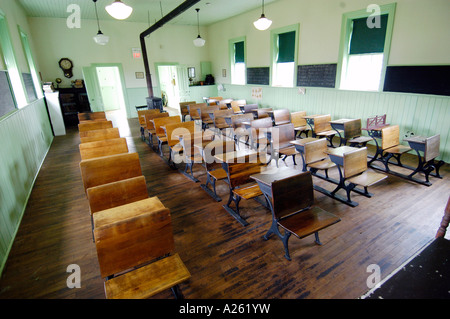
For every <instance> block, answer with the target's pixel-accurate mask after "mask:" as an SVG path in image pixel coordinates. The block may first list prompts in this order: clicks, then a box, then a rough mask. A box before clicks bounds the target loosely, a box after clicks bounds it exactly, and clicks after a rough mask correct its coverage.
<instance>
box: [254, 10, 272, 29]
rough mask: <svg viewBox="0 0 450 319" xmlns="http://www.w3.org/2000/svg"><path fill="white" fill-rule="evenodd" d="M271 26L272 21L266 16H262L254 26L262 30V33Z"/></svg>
mask: <svg viewBox="0 0 450 319" xmlns="http://www.w3.org/2000/svg"><path fill="white" fill-rule="evenodd" d="M271 24H272V20H269V19H267V18H266V17H265V16H264V14H262V15H261V17H260V18H259V19H258V20H256V21H255V22H253V25H254V26H255V28H256V29H258V30H261V31H264V30H267V29H268V28H269V27H270V25H271Z"/></svg>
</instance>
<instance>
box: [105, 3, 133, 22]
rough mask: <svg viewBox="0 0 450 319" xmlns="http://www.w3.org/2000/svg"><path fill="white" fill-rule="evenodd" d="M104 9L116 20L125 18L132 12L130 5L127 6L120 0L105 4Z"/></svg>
mask: <svg viewBox="0 0 450 319" xmlns="http://www.w3.org/2000/svg"><path fill="white" fill-rule="evenodd" d="M105 9H106V11H107V12H108V13H109V15H110V16H111V17H113V18H114V19H117V20H125V19H126V18H128V17H129V16H130V15H131V13H132V12H133V8H132V7H130V6H127V5H126V4H125V3H123V2H122V1H120V0H115V1H114V2H113V3H111V4H110V5H109V6H106V7H105Z"/></svg>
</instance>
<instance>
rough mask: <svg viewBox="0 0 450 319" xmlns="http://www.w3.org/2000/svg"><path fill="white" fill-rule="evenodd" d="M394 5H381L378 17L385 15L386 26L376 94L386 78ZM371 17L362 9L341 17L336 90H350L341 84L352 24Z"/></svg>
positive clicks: (347, 56)
mask: <svg viewBox="0 0 450 319" xmlns="http://www.w3.org/2000/svg"><path fill="white" fill-rule="evenodd" d="M396 5H397V4H396V3H391V4H385V5H381V6H379V7H380V15H383V14H387V15H388V21H387V26H386V38H385V41H384V51H383V65H382V68H381V75H380V82H379V84H378V89H377V90H376V92H381V91H382V90H383V87H384V80H385V77H386V68H387V63H388V61H389V53H390V50H391V40H392V31H393V27H394V18H395V9H396ZM371 15H372V12H368V11H367V9H362V10H358V11H353V12H347V13H344V14H343V15H342V24H341V40H340V46H339V58H338V65H337V72H336V88H338V89H340V90H352V89H347V88H346V89H343V88H341V83H342V82H343V77H344V76H346V72H345V71H346V69H347V64H348V59H349V56H350V54H349V48H350V41H351V34H352V22H353V20H355V19H360V18H367V17H369V16H371Z"/></svg>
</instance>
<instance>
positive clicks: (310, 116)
mask: <svg viewBox="0 0 450 319" xmlns="http://www.w3.org/2000/svg"><path fill="white" fill-rule="evenodd" d="M318 116H320V114H316V115H305V116H302V117H303V118H304V119H313V118H315V117H318Z"/></svg>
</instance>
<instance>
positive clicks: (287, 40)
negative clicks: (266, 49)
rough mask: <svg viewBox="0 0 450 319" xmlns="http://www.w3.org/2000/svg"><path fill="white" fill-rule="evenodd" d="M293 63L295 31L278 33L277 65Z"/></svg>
mask: <svg viewBox="0 0 450 319" xmlns="http://www.w3.org/2000/svg"><path fill="white" fill-rule="evenodd" d="M294 61H295V31H290V32H286V33H280V34H279V35H278V58H277V63H285V62H294Z"/></svg>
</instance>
